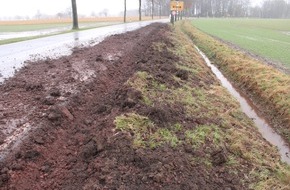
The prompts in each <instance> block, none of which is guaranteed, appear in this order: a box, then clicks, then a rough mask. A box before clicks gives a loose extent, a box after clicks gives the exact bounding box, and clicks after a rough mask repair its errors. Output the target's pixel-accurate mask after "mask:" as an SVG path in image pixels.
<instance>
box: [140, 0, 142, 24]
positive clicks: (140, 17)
mask: <svg viewBox="0 0 290 190" xmlns="http://www.w3.org/2000/svg"><path fill="white" fill-rule="evenodd" d="M141 7H142V2H141V0H139V21H141V19H142V18H141V17H142V16H141V15H142V12H141Z"/></svg>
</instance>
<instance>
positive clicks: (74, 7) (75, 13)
mask: <svg viewBox="0 0 290 190" xmlns="http://www.w3.org/2000/svg"><path fill="white" fill-rule="evenodd" d="M71 4H72V14H73V15H72V16H73V28H72V29H73V30H78V29H79V22H78V11H77V3H76V0H71Z"/></svg>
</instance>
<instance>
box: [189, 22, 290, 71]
mask: <svg viewBox="0 0 290 190" xmlns="http://www.w3.org/2000/svg"><path fill="white" fill-rule="evenodd" d="M192 23H193V25H194V26H195V27H197V28H199V29H200V30H202V31H204V32H206V33H208V34H210V35H213V36H216V37H218V38H221V39H223V40H225V41H228V42H231V43H233V44H236V45H238V46H240V47H242V48H244V49H246V50H250V51H251V52H253V53H255V54H258V55H260V56H262V57H265V58H269V59H271V60H273V61H278V62H281V63H283V64H284V65H286V66H287V67H288V68H290V20H289V19H195V20H193V21H192Z"/></svg>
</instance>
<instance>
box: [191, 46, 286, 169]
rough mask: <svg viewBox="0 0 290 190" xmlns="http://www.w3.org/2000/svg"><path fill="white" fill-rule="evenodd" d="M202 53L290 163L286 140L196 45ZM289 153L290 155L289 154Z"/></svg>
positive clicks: (245, 111)
mask: <svg viewBox="0 0 290 190" xmlns="http://www.w3.org/2000/svg"><path fill="white" fill-rule="evenodd" d="M195 48H196V49H197V51H198V52H199V53H200V55H201V56H202V57H203V59H204V60H205V62H206V64H207V65H208V66H209V67H210V68H211V70H212V72H213V73H214V74H215V75H216V77H217V78H218V79H219V80H220V81H221V84H222V85H223V86H224V87H225V88H227V89H228V91H229V92H230V93H231V94H232V95H233V96H234V97H235V98H236V99H237V100H238V101H239V103H240V105H241V108H242V111H243V112H244V113H245V114H246V115H247V116H248V117H249V118H251V119H253V121H254V123H255V124H256V126H257V127H258V130H259V132H260V133H261V134H262V135H263V137H264V138H265V139H266V140H267V141H268V142H270V143H271V144H273V145H274V146H276V147H277V148H278V150H279V153H280V155H281V160H282V161H284V162H286V163H288V164H290V149H289V147H288V146H287V145H286V143H285V141H284V140H283V139H282V138H281V136H280V135H278V134H277V133H276V132H274V131H273V129H272V128H271V127H270V125H269V124H268V123H267V121H266V120H265V119H263V118H261V117H259V116H258V114H257V112H256V111H255V109H254V107H253V104H252V103H251V102H250V101H249V99H247V98H245V97H243V96H242V95H241V94H240V93H239V92H238V90H236V89H235V88H234V87H233V85H232V84H231V83H230V82H229V80H228V79H227V78H225V77H224V75H223V74H222V73H221V72H220V71H219V69H218V68H217V67H215V66H214V65H213V64H211V62H210V60H209V59H208V58H207V57H206V55H205V54H204V53H203V52H202V51H200V50H199V49H198V47H195ZM288 154H289V155H288Z"/></svg>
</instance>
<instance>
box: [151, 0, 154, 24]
mask: <svg viewBox="0 0 290 190" xmlns="http://www.w3.org/2000/svg"><path fill="white" fill-rule="evenodd" d="M151 2H152V12H151V17H152V20H153V15H154V0H152V1H151Z"/></svg>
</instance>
